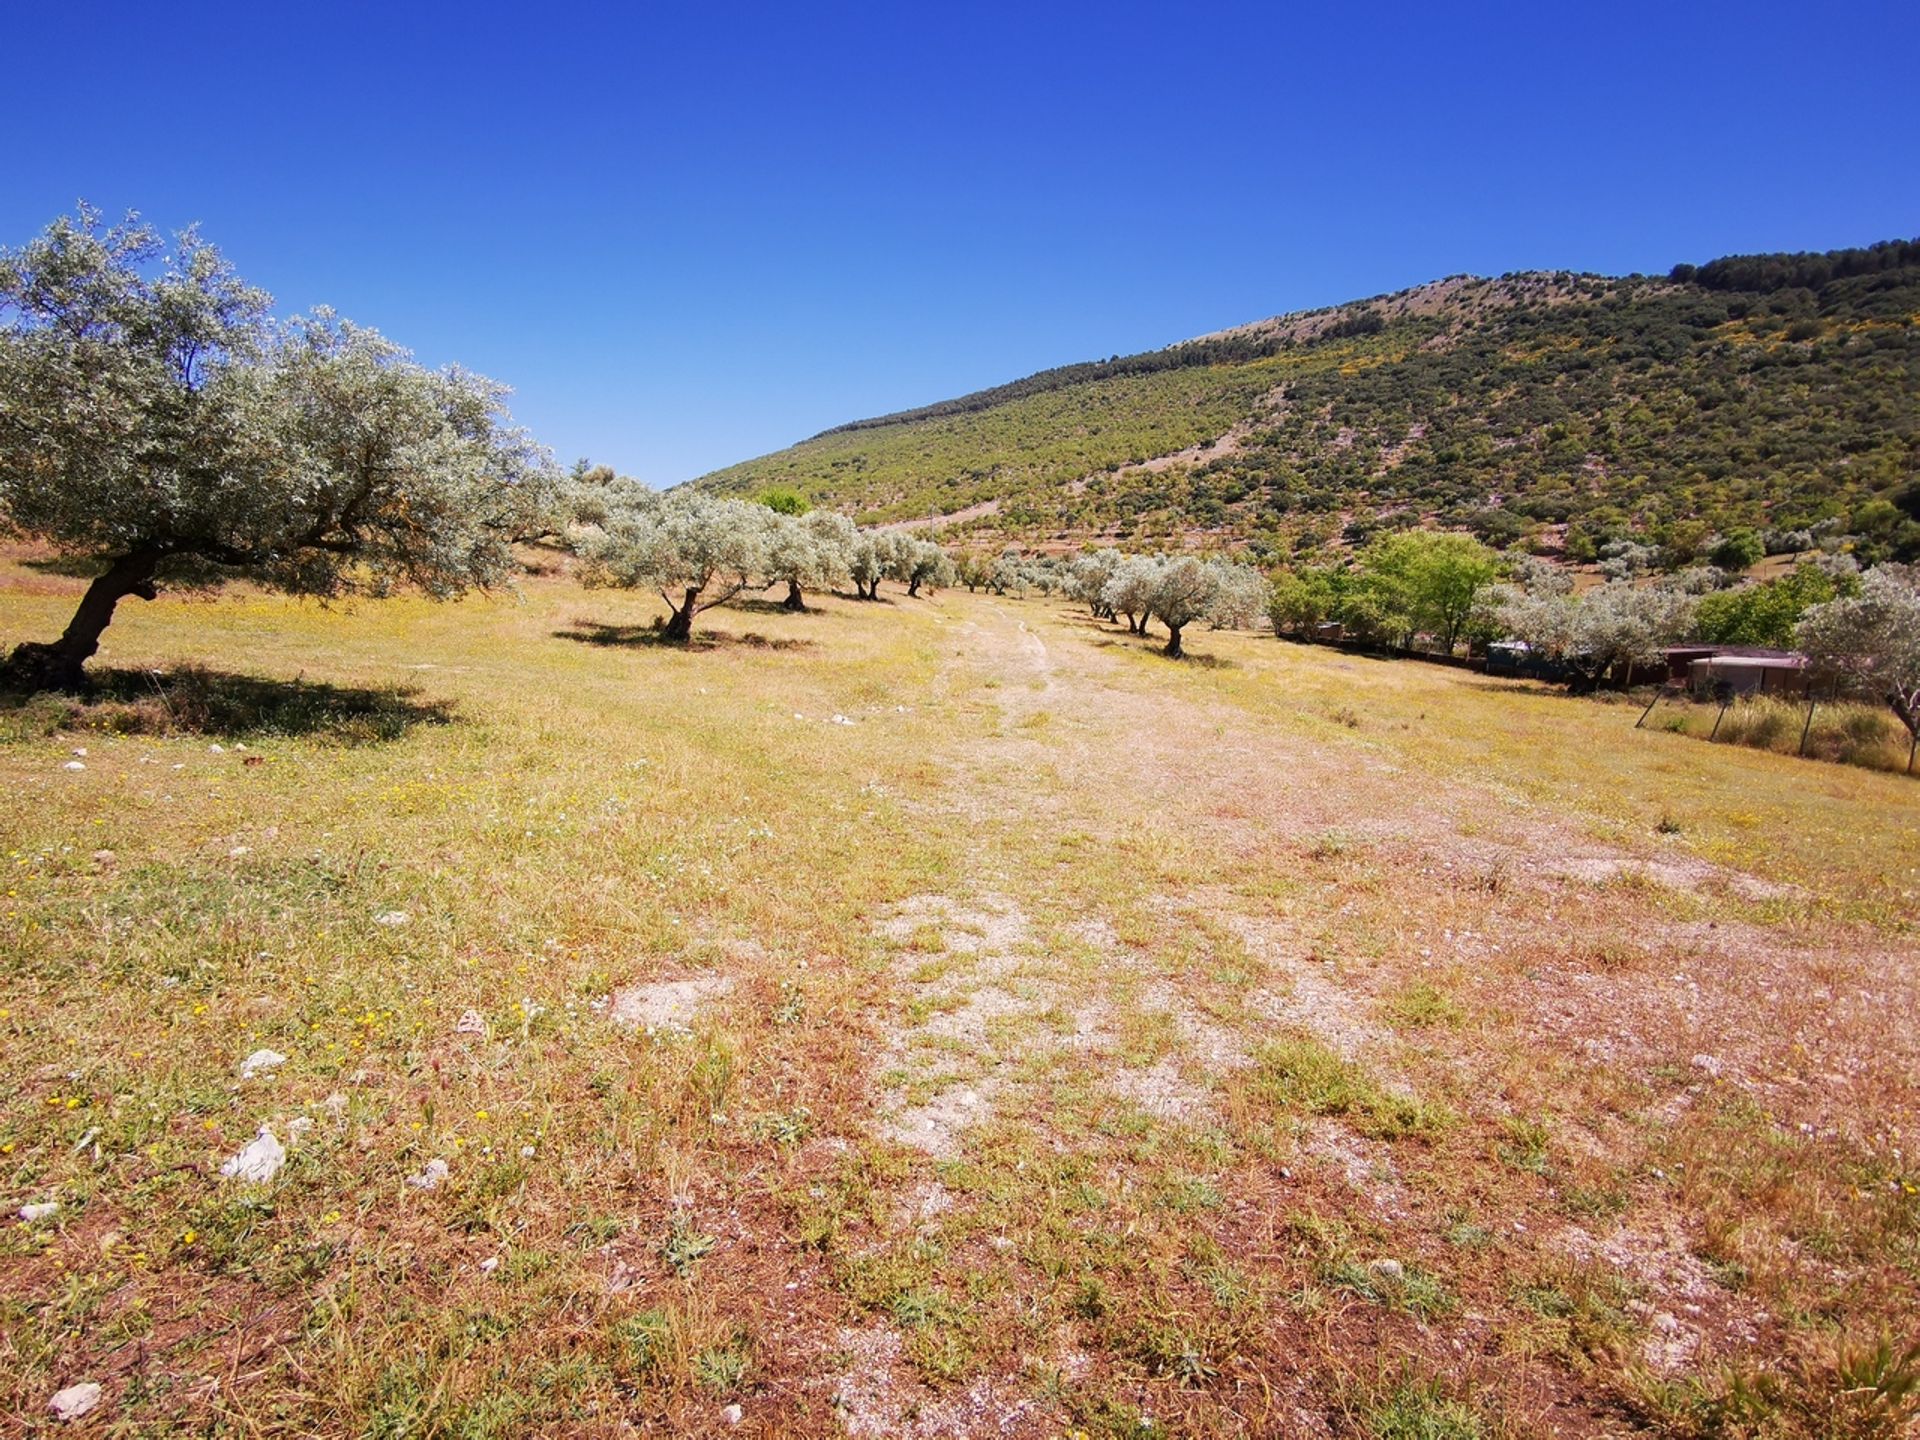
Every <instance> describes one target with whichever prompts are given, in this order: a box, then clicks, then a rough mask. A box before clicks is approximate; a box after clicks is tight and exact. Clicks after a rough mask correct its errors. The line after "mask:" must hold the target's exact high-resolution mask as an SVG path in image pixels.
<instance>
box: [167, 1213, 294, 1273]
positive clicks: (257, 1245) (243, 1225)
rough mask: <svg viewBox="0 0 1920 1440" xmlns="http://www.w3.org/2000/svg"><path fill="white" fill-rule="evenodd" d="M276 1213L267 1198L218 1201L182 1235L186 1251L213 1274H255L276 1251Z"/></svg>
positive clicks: (200, 1215)
mask: <svg viewBox="0 0 1920 1440" xmlns="http://www.w3.org/2000/svg"><path fill="white" fill-rule="evenodd" d="M273 1213H274V1206H273V1201H272V1200H271V1199H270V1198H268V1197H267V1196H264V1195H240V1196H236V1197H233V1198H231V1199H220V1200H216V1201H214V1202H213V1203H212V1204H210V1205H207V1206H205V1207H203V1208H202V1209H201V1210H200V1211H199V1212H198V1213H197V1214H196V1215H195V1216H194V1220H193V1223H192V1224H191V1225H190V1226H188V1227H187V1229H186V1230H184V1231H182V1232H181V1245H182V1248H183V1249H184V1250H185V1252H186V1253H187V1254H188V1255H191V1256H193V1257H195V1258H196V1259H198V1260H199V1262H200V1263H201V1264H202V1265H204V1266H206V1267H207V1268H208V1269H210V1270H214V1271H217V1272H226V1273H237V1272H240V1271H244V1270H251V1269H253V1268H254V1267H255V1266H257V1265H260V1264H263V1263H265V1261H266V1259H267V1256H268V1254H269V1252H270V1251H271V1249H272V1246H273V1236H272V1233H271V1230H272V1227H271V1221H272V1220H273ZM189 1236H191V1237H192V1238H191V1239H189V1238H188V1237H189Z"/></svg>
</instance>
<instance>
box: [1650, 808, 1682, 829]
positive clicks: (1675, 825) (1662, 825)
mask: <svg viewBox="0 0 1920 1440" xmlns="http://www.w3.org/2000/svg"><path fill="white" fill-rule="evenodd" d="M1680 829H1681V827H1680V822H1679V821H1678V820H1676V819H1674V816H1673V811H1671V810H1662V811H1661V812H1660V818H1659V819H1658V820H1657V821H1655V822H1654V826H1653V833H1654V834H1656V835H1678V834H1679V833H1680Z"/></svg>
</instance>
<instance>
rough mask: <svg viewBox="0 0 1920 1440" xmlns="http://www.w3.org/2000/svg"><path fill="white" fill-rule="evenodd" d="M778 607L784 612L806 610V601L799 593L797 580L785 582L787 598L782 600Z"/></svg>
mask: <svg viewBox="0 0 1920 1440" xmlns="http://www.w3.org/2000/svg"><path fill="white" fill-rule="evenodd" d="M780 605H781V608H782V609H785V610H805V609H806V608H807V602H806V599H805V597H804V596H802V595H801V593H800V582H799V581H798V580H789V581H787V598H786V599H784V600H782V601H781V602H780Z"/></svg>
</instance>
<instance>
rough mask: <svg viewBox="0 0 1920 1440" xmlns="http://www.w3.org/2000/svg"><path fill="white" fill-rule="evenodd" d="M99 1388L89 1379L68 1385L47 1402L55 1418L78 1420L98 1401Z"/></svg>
mask: <svg viewBox="0 0 1920 1440" xmlns="http://www.w3.org/2000/svg"><path fill="white" fill-rule="evenodd" d="M101 1393H102V1392H101V1389H100V1387H99V1386H98V1385H96V1384H94V1383H93V1381H91V1380H86V1381H83V1382H81V1383H80V1384H78V1385H69V1386H67V1388H66V1389H64V1390H62V1391H59V1392H58V1393H57V1394H55V1395H54V1397H53V1399H51V1400H49V1401H48V1402H47V1409H49V1410H51V1411H52V1412H53V1418H54V1419H56V1420H78V1419H79V1418H80V1417H81V1416H82V1415H85V1414H87V1413H88V1412H89V1411H91V1410H92V1409H93V1408H94V1406H96V1405H98V1404H99V1403H100V1396H101Z"/></svg>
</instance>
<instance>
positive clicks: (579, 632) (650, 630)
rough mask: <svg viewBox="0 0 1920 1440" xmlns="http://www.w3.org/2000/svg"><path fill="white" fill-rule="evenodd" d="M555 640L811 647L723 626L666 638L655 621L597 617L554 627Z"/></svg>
mask: <svg viewBox="0 0 1920 1440" xmlns="http://www.w3.org/2000/svg"><path fill="white" fill-rule="evenodd" d="M553 638H554V639H556V640H572V641H575V642H577V643H578V644H581V645H598V646H602V647H604V648H606V649H611V650H641V649H654V650H678V651H688V650H720V649H726V648H731V647H740V648H744V649H749V650H811V649H813V648H815V647H814V643H813V641H811V640H776V639H773V638H771V637H769V636H766V635H758V634H755V633H754V632H753V631H748V632H747V633H745V634H743V635H733V634H729V633H728V632H727V631H724V630H695V631H694V632H693V638H692V639H691V640H688V641H685V642H684V643H683V642H681V641H678V640H669V639H667V638H666V635H665V634H664V633H663V632H662V630H661V628H660V626H659V625H658V624H652V625H608V624H605V623H603V622H601V621H598V620H575V621H574V622H573V623H572V624H571V625H569V626H568V627H567V628H566V629H564V630H555V631H554V632H553Z"/></svg>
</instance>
